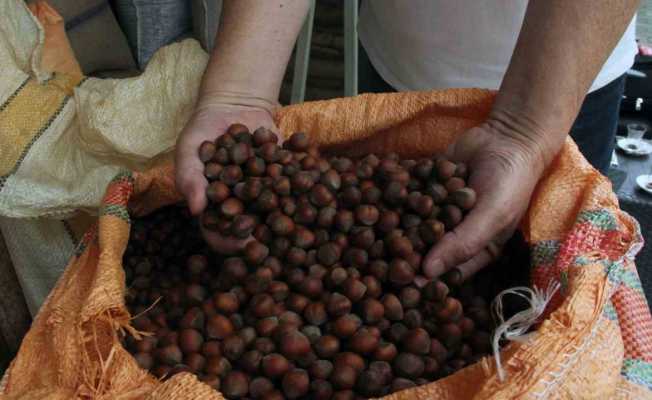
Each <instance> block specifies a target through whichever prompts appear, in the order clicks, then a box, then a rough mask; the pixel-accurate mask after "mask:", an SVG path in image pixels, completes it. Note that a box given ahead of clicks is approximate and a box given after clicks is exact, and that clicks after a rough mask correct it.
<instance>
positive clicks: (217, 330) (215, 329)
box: [206, 314, 235, 339]
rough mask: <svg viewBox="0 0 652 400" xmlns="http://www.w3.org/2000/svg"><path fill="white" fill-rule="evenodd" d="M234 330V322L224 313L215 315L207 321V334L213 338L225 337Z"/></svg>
mask: <svg viewBox="0 0 652 400" xmlns="http://www.w3.org/2000/svg"><path fill="white" fill-rule="evenodd" d="M234 330H235V329H234V327H233V323H232V322H231V321H230V320H229V319H228V318H226V317H225V316H223V315H219V314H217V315H214V316H212V317H210V318H209V319H208V321H207V322H206V335H207V337H209V338H211V339H225V338H226V337H228V336H230V335H232V334H233V332H234Z"/></svg>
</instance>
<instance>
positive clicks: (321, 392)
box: [310, 379, 333, 400]
mask: <svg viewBox="0 0 652 400" xmlns="http://www.w3.org/2000/svg"><path fill="white" fill-rule="evenodd" d="M332 396H333V386H332V385H331V384H330V382H328V381H325V380H322V379H316V380H314V381H312V382H310V398H311V399H314V400H330V399H331V397H332Z"/></svg>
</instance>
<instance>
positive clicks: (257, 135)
mask: <svg viewBox="0 0 652 400" xmlns="http://www.w3.org/2000/svg"><path fill="white" fill-rule="evenodd" d="M277 141H278V137H277V136H276V135H275V134H274V132H272V131H270V130H269V129H267V128H263V127H262V126H261V127H260V128H258V129H256V130H255V131H254V133H253V135H252V142H253V144H254V145H256V146H262V145H264V144H265V143H276V142H277Z"/></svg>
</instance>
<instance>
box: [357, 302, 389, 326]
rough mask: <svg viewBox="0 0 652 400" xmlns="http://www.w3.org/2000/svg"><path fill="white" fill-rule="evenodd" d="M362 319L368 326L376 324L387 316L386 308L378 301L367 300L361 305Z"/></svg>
mask: <svg viewBox="0 0 652 400" xmlns="http://www.w3.org/2000/svg"><path fill="white" fill-rule="evenodd" d="M360 311H361V313H360V315H361V316H362V319H363V321H364V322H366V323H367V324H375V323H377V322H378V321H380V320H381V319H382V318H383V316H384V315H385V307H383V304H382V303H381V302H380V301H378V300H376V299H366V300H364V301H363V302H362V305H361V310H360Z"/></svg>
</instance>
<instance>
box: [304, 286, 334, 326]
mask: <svg viewBox="0 0 652 400" xmlns="http://www.w3.org/2000/svg"><path fill="white" fill-rule="evenodd" d="M319 282H321V281H319ZM303 317H304V318H305V320H306V321H307V322H308V323H309V324H311V325H316V326H319V325H322V324H323V323H325V322H326V321H327V320H328V314H326V307H325V306H324V304H323V303H311V304H308V306H306V308H305V309H304V310H303Z"/></svg>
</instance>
